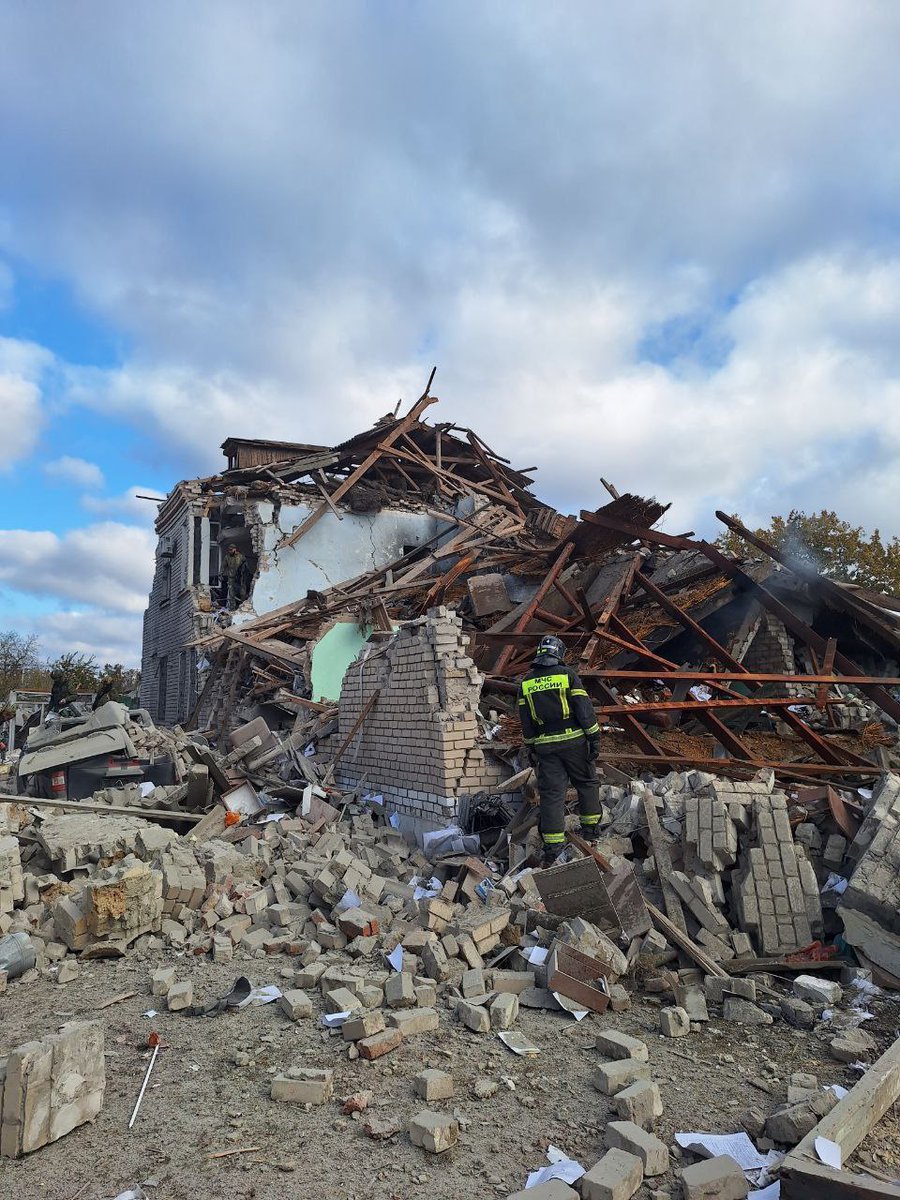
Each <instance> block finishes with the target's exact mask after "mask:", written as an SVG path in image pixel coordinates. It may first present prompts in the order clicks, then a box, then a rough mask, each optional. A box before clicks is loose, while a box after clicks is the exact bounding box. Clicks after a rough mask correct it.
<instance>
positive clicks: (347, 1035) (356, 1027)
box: [339, 1010, 384, 1042]
mask: <svg viewBox="0 0 900 1200" xmlns="http://www.w3.org/2000/svg"><path fill="white" fill-rule="evenodd" d="M339 1011H342V1010H339ZM383 1029H384V1014H383V1013H381V1012H367V1013H363V1014H362V1016H360V1017H351V1018H350V1019H349V1020H347V1021H345V1022H344V1023H343V1025H342V1026H341V1034H342V1035H343V1038H344V1041H345V1042H358V1041H360V1040H361V1039H362V1038H368V1037H373V1036H374V1035H375V1034H376V1033H381V1031H382V1030H383Z"/></svg>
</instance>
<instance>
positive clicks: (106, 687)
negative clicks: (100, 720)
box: [91, 675, 116, 712]
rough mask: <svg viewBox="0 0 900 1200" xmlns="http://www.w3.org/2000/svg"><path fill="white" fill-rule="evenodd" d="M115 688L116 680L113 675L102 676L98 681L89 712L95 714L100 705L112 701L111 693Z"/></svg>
mask: <svg viewBox="0 0 900 1200" xmlns="http://www.w3.org/2000/svg"><path fill="white" fill-rule="evenodd" d="M115 686H116V678H115V676H114V675H104V676H103V677H102V679H101V680H100V685H99V687H98V688H97V693H96V695H95V696H94V702H93V704H92V705H91V712H96V711H97V709H98V708H99V707H100V705H101V704H105V703H106V702H107V700H112V698H113V696H112V691H113V688H114V687H115Z"/></svg>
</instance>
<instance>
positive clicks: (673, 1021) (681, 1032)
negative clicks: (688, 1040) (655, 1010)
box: [659, 1005, 691, 1038]
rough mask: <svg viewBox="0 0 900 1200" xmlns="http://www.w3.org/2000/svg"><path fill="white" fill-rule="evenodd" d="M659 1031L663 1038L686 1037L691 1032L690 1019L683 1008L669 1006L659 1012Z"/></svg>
mask: <svg viewBox="0 0 900 1200" xmlns="http://www.w3.org/2000/svg"><path fill="white" fill-rule="evenodd" d="M659 1031H660V1033H661V1034H662V1035H663V1037H670V1038H681V1037H687V1035H688V1034H689V1033H690V1032H691V1018H690V1017H689V1016H688V1015H687V1013H686V1012H685V1011H684V1009H683V1008H679V1007H678V1006H677V1005H670V1006H669V1007H667V1008H661V1009H660V1010H659Z"/></svg>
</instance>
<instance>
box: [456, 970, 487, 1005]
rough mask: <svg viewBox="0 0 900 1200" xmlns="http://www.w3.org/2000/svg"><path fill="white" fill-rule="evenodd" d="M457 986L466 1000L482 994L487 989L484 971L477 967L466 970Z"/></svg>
mask: <svg viewBox="0 0 900 1200" xmlns="http://www.w3.org/2000/svg"><path fill="white" fill-rule="evenodd" d="M459 986H460V991H461V992H462V994H463V996H464V997H465V998H466V999H467V1000H469V999H471V998H472V997H473V996H483V995H484V994H485V992H486V991H487V990H488V987H487V984H486V983H485V979H484V971H481V970H478V969H470V970H468V971H466V972H465V973H464V975H463V977H462V979H461V980H460V985H459Z"/></svg>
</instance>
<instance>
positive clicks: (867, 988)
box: [851, 978, 881, 996]
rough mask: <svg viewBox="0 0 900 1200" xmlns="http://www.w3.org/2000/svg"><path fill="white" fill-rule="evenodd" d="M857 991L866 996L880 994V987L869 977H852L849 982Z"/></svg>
mask: <svg viewBox="0 0 900 1200" xmlns="http://www.w3.org/2000/svg"><path fill="white" fill-rule="evenodd" d="M851 986H852V987H855V988H856V990H857V991H858V992H863V993H865V995H867V996H880V995H881V988H880V987H876V985H875V984H874V983H873V982H872V980H871V979H859V978H858V979H854V980H853V983H852V984H851Z"/></svg>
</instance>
